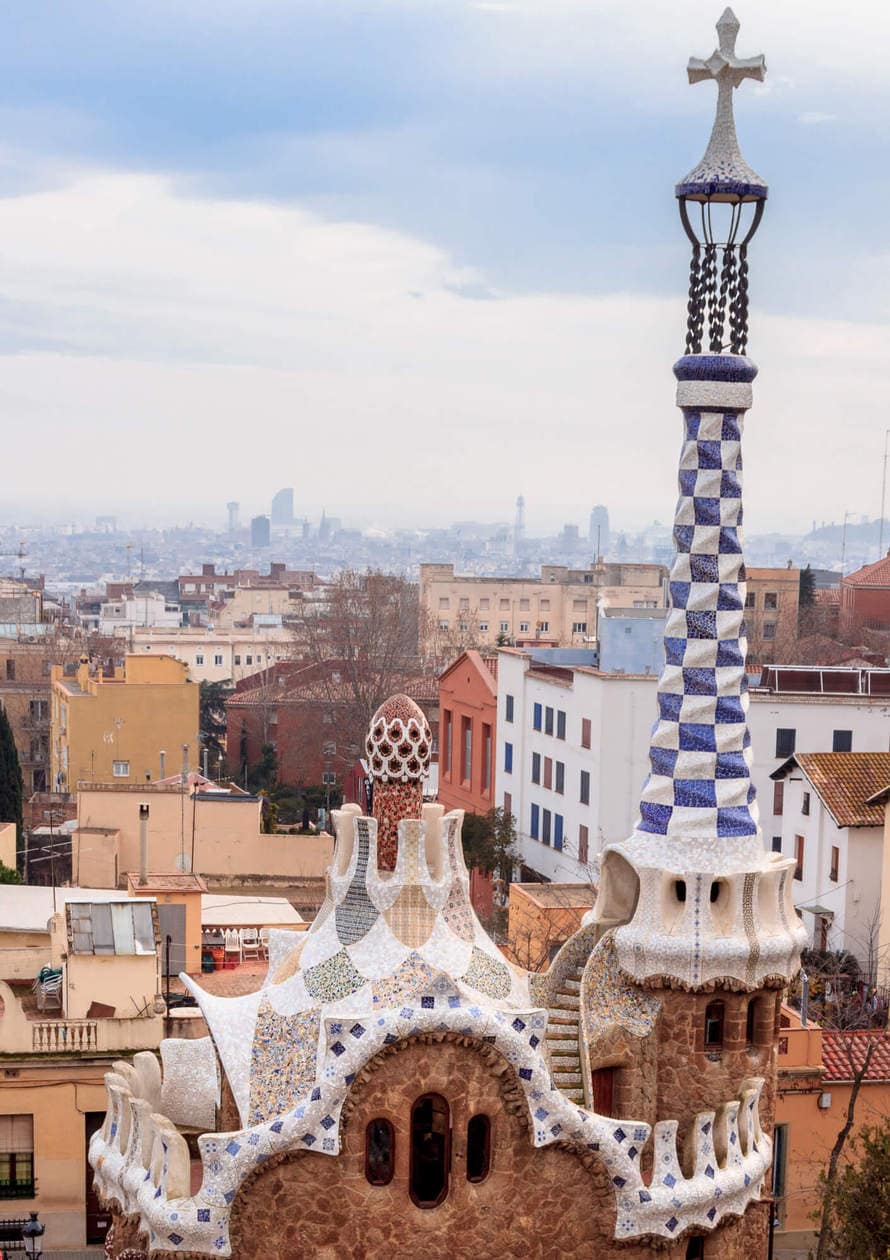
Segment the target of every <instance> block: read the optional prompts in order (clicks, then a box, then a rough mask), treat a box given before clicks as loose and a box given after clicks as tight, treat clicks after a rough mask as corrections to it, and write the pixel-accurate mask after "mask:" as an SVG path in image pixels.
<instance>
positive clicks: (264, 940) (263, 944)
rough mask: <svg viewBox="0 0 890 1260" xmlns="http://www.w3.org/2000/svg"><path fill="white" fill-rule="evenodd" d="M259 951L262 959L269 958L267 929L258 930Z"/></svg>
mask: <svg viewBox="0 0 890 1260" xmlns="http://www.w3.org/2000/svg"><path fill="white" fill-rule="evenodd" d="M260 949H261V950H262V953H263V957H264V958H268V957H269V929H268V928H260Z"/></svg>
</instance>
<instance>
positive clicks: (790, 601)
mask: <svg viewBox="0 0 890 1260" xmlns="http://www.w3.org/2000/svg"><path fill="white" fill-rule="evenodd" d="M747 573H748V577H747V587H746V595H745V628H746V630H747V634H748V668H749V669H756V668H757V667H758V666H761V665H769V664H772V662H773V661H781V660H789V659H791V660H793V659H794V648H795V646H796V643H797V618H798V609H799V605H800V570H799V569H795V568H793V567H792V565H791V563H790V561H789V564H788V567H787V568H785V569H748V571H747Z"/></svg>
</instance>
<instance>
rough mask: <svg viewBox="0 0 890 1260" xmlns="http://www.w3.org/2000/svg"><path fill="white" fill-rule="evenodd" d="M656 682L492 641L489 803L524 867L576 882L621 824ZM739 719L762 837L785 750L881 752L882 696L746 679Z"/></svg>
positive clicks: (641, 768)
mask: <svg viewBox="0 0 890 1260" xmlns="http://www.w3.org/2000/svg"><path fill="white" fill-rule="evenodd" d="M824 672H827V671H823V673H824ZM882 673H884V674H886V673H887V671H882ZM657 685H658V679H657V678H656V677H655V676H654V675H651V674H650V675H631V674H603V673H600V672H598V671H597V670H595V669H592V668H589V667H586V666H571V665H554V664H550V663H543V662H540V661H535V660H533V659H532V658H531V656H530V655H529V654H527V653H525V652H522V651H520V650H518V649H515V648H504V649H502V650H501V651H500V652H499V654H498V720H497V762H496V765H497V774H496V795H497V804H498V805H500V806H503V807H504V808H507V809H509V810H510V811H511V812H512V814H513V816H514V818H515V820H516V826H517V831H518V834H519V847H520V850H521V853H522V862H523V865H524V866H525V867H527V868H528V870H529V871H531V872H535V873H537V874H538V875H541V876H544V878H546V879H550V880H561V881H571V880H583V881H587V880H589V879H590V878H591V873H592V870H591V868H592V864H593V863H594V861H595V860H596V858H597V855H598V854H599V852H600V850H601V849H602V848H603V846H604V845H605V844H609V843H615V842H618V841H620V840H622V839H625V838H626V837H627V836H628V835H630V833H631V831H632V830H633V827H634V824H635V822H636V819H637V802H638V801H639V796H640V789H641V788H642V786H643V783H644V781H645V779H646V776H647V774H648V772H649V762H648V752H649V733H650V730H651V728H652V725H653V722H654V720H655V714H656V692H657ZM748 725H749V728H750V730H751V740H752V748H753V753H754V762H753V767H752V772H751V777H752V780H753V782H754V786H755V788H756V791H757V799H758V804H759V806H760V821H761V827H762V831H763V838H764V845H765V846H766V847H767V848H772V847H774V846H776V847H778V844H780V843H781V841H780V840H778V839H774V838H778V837H781V835H782V803H781V799H780V797H781V794H780V793H777V792H776V790H775V786H776V785H775V784H774V783H773V781H772V780H771V778H770V776H771V774H772V773H773V771H774V770H776V769H777V768H778V767H779V766H781V765H782V763H783V762H784V761H786V760H787V759H788V757H789V756H790V755H791V754H792V753H793V752H795V751H806V752H831V751H834V750H838V751H844V750H846V748H847V747H849V748H851V749H852V750H854V751H857V752H887V751H888V749H890V697H888V696H874V695H867V694H855V695H833V694H810V693H802V692H795V693H779V692H775V691H770V690H766V689H754V690H752V692H751V705H750V709H749V711H748ZM582 774H586V775H587V776H588V778H587V779H582ZM585 845H586V851H585ZM795 900H797V898H795Z"/></svg>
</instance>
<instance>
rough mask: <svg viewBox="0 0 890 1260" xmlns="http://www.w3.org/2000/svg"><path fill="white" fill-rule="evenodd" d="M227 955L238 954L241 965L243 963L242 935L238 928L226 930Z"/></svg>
mask: <svg viewBox="0 0 890 1260" xmlns="http://www.w3.org/2000/svg"><path fill="white" fill-rule="evenodd" d="M226 953H227V954H237V955H238V961H239V963H240V962H241V961H242V953H241V934H240V932H239V931H238V929H237V928H226Z"/></svg>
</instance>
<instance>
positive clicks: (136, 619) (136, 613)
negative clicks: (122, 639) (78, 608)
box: [98, 592, 182, 635]
mask: <svg viewBox="0 0 890 1260" xmlns="http://www.w3.org/2000/svg"><path fill="white" fill-rule="evenodd" d="M181 624H182V610H181V609H180V607H179V605H178V604H170V603H168V602H167V600H166V599H165V598H164V596H163V595H159V594H157V593H156V592H150V593H149V594H147V595H131V596H128V597H127V598H126V599H113V600H108V601H107V602H106V603H104V604H102V606H101V608H100V609H99V622H98V630H99V633H100V634H108V635H113V634H121V633H123V632H125V631H129V630H132V629H135V628H136V627H137V626H142V627H146V626H162V627H165V628H172V627H174V626H179V625H181Z"/></svg>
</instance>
